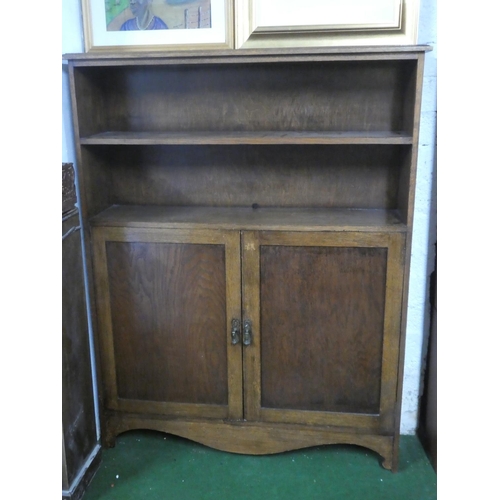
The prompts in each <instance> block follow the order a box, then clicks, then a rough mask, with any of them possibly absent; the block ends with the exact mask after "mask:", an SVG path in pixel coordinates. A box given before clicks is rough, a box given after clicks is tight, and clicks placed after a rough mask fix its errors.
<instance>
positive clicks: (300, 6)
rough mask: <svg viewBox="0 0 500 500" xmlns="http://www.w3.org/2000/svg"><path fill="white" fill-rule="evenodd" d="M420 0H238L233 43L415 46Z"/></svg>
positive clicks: (255, 45) (241, 45)
mask: <svg viewBox="0 0 500 500" xmlns="http://www.w3.org/2000/svg"><path fill="white" fill-rule="evenodd" d="M418 14H419V0H349V1H346V0H272V1H270V0H235V25H236V28H235V33H236V36H235V38H236V40H235V47H236V48H237V49H238V48H271V47H325V46H335V45H413V44H415V43H416V41H417V25H418Z"/></svg>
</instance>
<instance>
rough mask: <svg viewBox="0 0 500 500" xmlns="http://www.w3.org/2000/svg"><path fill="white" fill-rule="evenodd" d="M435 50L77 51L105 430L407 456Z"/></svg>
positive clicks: (244, 449)
mask: <svg viewBox="0 0 500 500" xmlns="http://www.w3.org/2000/svg"><path fill="white" fill-rule="evenodd" d="M425 51H426V48H425V47H420V46H415V47H399V48H396V47H379V48H375V49H361V48H352V49H348V48H341V49H339V48H337V49H333V48H330V49H309V50H302V49H297V50H294V51H290V50H274V51H255V50H252V51H236V52H234V51H232V52H230V51H224V52H210V53H208V52H207V53H198V52H192V53H182V54H181V53H177V54H127V55H121V56H118V55H113V54H85V55H84V54H80V55H69V56H66V58H67V59H68V61H69V71H70V82H71V87H72V101H73V102H72V104H73V116H74V127H75V137H76V144H77V151H78V167H79V169H78V170H79V179H80V185H81V190H82V215H83V220H84V222H85V231H86V235H87V238H86V241H87V245H88V256H89V259H90V266H89V268H90V269H92V273H91V276H90V282H91V284H92V287H93V291H94V293H93V296H94V302H95V307H94V308H93V317H94V323H95V325H96V326H97V328H96V335H97V343H98V355H99V365H100V368H99V381H100V398H101V401H100V405H101V419H102V427H103V440H104V443H105V444H106V445H108V446H112V445H113V443H114V439H115V437H116V435H117V434H119V433H121V432H124V431H127V430H131V429H137V428H148V429H155V430H160V431H164V432H168V433H172V434H176V435H179V436H183V437H186V438H189V439H193V440H195V441H199V442H201V443H204V444H206V445H209V446H213V447H216V448H219V449H222V450H227V451H232V452H238V453H251V454H265V453H276V452H281V451H285V450H290V449H295V448H301V447H307V446H313V445H320V444H334V443H351V444H355V445H361V446H365V447H368V448H370V449H372V450H374V451H376V452H377V453H379V454H380V455H381V456H382V457H383V459H384V461H383V466H384V467H386V468H389V469H392V470H396V469H397V461H398V460H397V458H398V443H399V419H400V417H399V414H400V404H401V385H402V367H403V358H404V324H405V311H406V300H407V299H406V297H407V279H408V268H409V248H410V239H411V228H412V212H413V198H414V184H415V175H416V157H417V146H418V127H419V113H420V94H421V85H422V74H423V58H424V53H425Z"/></svg>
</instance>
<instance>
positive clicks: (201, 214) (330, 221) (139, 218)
mask: <svg viewBox="0 0 500 500" xmlns="http://www.w3.org/2000/svg"><path fill="white" fill-rule="evenodd" d="M91 223H92V225H93V226H115V227H145V228H186V229H199V228H202V229H208V228H211V229H226V230H234V229H236V230H240V229H241V230H265V229H267V230H280V231H382V232H405V231H406V230H407V227H406V225H405V224H403V223H402V222H401V219H400V218H399V216H398V213H397V211H396V210H381V209H334V208H276V207H260V208H252V207H203V206H192V207H175V206H156V205H155V206H152V205H114V206H112V207H109V208H108V209H106V210H104V211H103V212H101V213H100V214H99V215H97V216H95V217H94V218H93V219H92V221H91Z"/></svg>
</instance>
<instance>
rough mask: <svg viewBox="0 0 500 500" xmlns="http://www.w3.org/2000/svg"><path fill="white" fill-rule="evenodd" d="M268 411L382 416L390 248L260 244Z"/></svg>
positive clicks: (264, 382)
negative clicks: (385, 312) (386, 288)
mask: <svg viewBox="0 0 500 500" xmlns="http://www.w3.org/2000/svg"><path fill="white" fill-rule="evenodd" d="M260 268H261V288H260V290H261V292H260V293H261V346H262V350H261V352H262V356H261V373H262V386H261V404H262V407H263V408H266V407H267V408H276V409H295V410H314V411H331V412H352V413H370V414H376V413H378V412H379V411H380V376H381V369H382V344H383V335H384V305H385V284H386V283H385V282H386V272H387V249H386V248H361V247H360V248H358V247H356V248H354V247H343V248H340V247H295V246H262V247H261V253H260Z"/></svg>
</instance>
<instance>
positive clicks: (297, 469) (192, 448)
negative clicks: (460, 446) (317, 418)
mask: <svg viewBox="0 0 500 500" xmlns="http://www.w3.org/2000/svg"><path fill="white" fill-rule="evenodd" d="M399 469H400V470H399V472H397V473H395V474H394V473H392V472H389V471H386V470H385V469H383V468H382V466H381V465H380V462H379V457H378V455H377V454H376V453H374V452H371V451H369V450H365V449H364V448H358V447H355V446H340V445H336V446H321V447H314V448H307V449H304V450H298V451H293V452H287V453H281V454H277V455H267V456H257V457H256V456H247V455H236V454H232V453H224V452H221V451H217V450H213V449H211V448H207V447H205V446H202V445H199V444H197V443H193V442H191V441H188V440H185V439H181V438H177V437H174V436H171V435H167V434H161V433H156V432H149V431H133V432H128V433H125V434H122V435H121V436H118V438H117V441H116V447H115V448H112V449H108V450H103V458H102V464H101V466H100V468H99V470H98V471H97V474H96V475H95V477H94V479H93V480H92V482H91V483H90V485H89V487H88V489H87V491H86V493H85V495H84V496H83V500H112V499H116V500H129V499H130V500H132V499H133V500H142V499H144V500H145V499H147V500H166V499H169V500H170V499H171V500H212V499H213V500H225V499H228V500H229V499H231V500H239V499H241V500H254V499H255V500H257V499H258V500H263V499H270V500H271V499H272V500H274V499H287V500H292V499H318V500H322V499H325V500H326V499H328V500H330V499H332V500H333V499H335V500H338V499H349V500H358V499H359V500H379V499H380V500H393V499H394V500H432V499H436V498H437V493H436V478H437V476H436V473H435V472H434V469H433V468H432V466H431V464H430V462H429V460H428V458H427V456H426V454H425V452H424V450H423V449H422V446H421V444H420V441H419V440H418V438H417V437H414V436H402V438H401V450H400V466H399Z"/></svg>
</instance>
